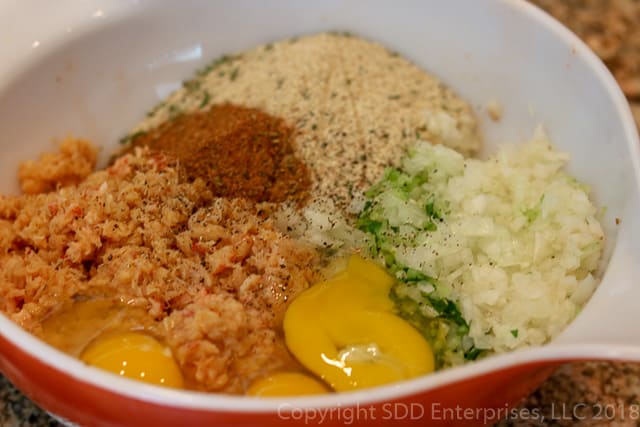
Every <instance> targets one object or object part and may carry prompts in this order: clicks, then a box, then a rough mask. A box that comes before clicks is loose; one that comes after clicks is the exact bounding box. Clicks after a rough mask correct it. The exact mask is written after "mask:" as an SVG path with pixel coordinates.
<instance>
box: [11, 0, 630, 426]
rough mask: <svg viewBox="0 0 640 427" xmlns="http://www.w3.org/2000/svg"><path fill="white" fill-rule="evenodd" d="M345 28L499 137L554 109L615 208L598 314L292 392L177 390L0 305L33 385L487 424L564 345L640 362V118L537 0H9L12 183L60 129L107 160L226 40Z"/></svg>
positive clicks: (94, 404)
mask: <svg viewBox="0 0 640 427" xmlns="http://www.w3.org/2000/svg"><path fill="white" fill-rule="evenodd" d="M335 29H338V30H349V31H351V32H353V33H355V34H358V35H362V36H365V37H369V38H371V39H374V40H378V41H381V42H382V43H384V44H386V45H387V46H389V47H390V48H392V49H395V50H397V51H398V52H400V53H402V54H404V55H406V56H407V57H409V58H410V59H412V60H414V61H415V62H416V63H418V64H419V65H421V66H423V67H424V68H425V69H427V70H428V71H430V72H431V73H434V74H435V75H437V76H439V77H440V78H441V79H442V80H443V81H444V82H445V83H446V84H448V85H449V86H450V87H452V88H454V89H455V90H456V91H457V92H458V94H459V95H461V96H462V97H464V98H466V99H468V100H470V101H471V102H472V104H473V105H474V106H475V107H476V109H477V113H478V116H479V117H480V118H481V119H482V130H483V132H484V134H485V135H486V140H487V143H488V144H487V146H488V150H491V149H492V148H494V147H495V143H496V142H500V141H505V142H506V141H508V142H513V141H518V140H524V139H526V138H527V137H528V136H530V135H531V134H532V131H533V129H534V128H535V127H536V126H538V125H539V124H542V125H544V127H545V128H546V129H547V130H548V133H549V135H550V137H551V139H552V141H553V142H554V143H555V144H556V145H557V146H558V147H559V148H560V149H562V150H566V151H568V152H570V153H571V155H572V160H571V164H570V170H571V172H572V173H573V174H575V175H576V176H577V177H578V178H579V179H581V180H583V181H584V182H586V183H588V184H590V185H591V187H592V188H593V191H594V194H595V197H596V200H597V203H598V204H599V205H601V206H606V207H607V211H606V212H607V213H606V215H605V218H604V225H605V228H606V232H607V238H608V247H607V257H610V258H608V259H609V261H608V265H607V267H606V269H605V273H604V276H603V278H602V283H601V285H600V287H599V288H598V290H597V291H596V293H595V295H594V296H593V298H592V299H591V301H589V303H588V304H587V306H586V307H585V309H584V310H583V312H582V313H581V314H580V315H579V316H578V317H577V318H576V320H575V321H574V322H573V323H572V324H571V325H570V326H569V327H568V328H567V329H566V330H565V331H564V333H563V334H562V335H561V336H560V337H558V338H557V339H556V340H554V341H553V342H552V343H551V344H549V345H547V346H544V347H540V348H532V349H526V350H521V351H517V352H514V353H510V354H505V355H501V356H496V357H491V358H487V359H485V360H481V361H478V362H476V363H472V364H469V365H466V366H464V367H460V368H456V369H450V370H445V371H441V372H438V373H435V374H433V375H429V376H427V377H424V378H419V379H416V380H413V381H408V382H405V383H401V384H394V385H391V386H387V387H381V388H376V389H372V390H365V391H360V392H356V393H347V394H339V395H328V396H322V397H314V398H295V399H289V400H287V401H283V400H277V399H264V400H259V399H251V398H243V397H231V396H220V395H214V394H202V393H195V392H188V391H177V390H167V389H162V388H156V387H152V386H148V385H145V384H141V383H137V382H133V381H129V380H126V379H123V378H119V377H116V376H112V375H110V374H107V373H104V372H100V371H98V370H96V369H93V368H90V367H87V366H85V365H83V364H82V363H81V362H79V361H78V360H75V359H73V358H70V357H68V356H66V355H64V354H62V353H60V352H58V351H56V350H55V349H52V348H50V347H48V346H46V345H45V344H43V343H42V342H40V341H38V340H37V339H35V338H33V337H32V336H30V335H29V334H27V333H25V332H24V331H22V330H21V329H20V328H18V327H17V326H16V325H14V324H13V323H11V322H10V321H9V320H7V319H6V318H5V317H3V316H0V368H1V369H2V371H3V372H4V373H5V374H6V375H7V376H8V377H9V378H10V379H11V380H12V381H14V382H15V383H16V384H17V385H18V386H19V387H20V388H21V389H23V391H24V392H25V393H27V395H29V396H30V397H32V398H33V399H34V400H35V401H36V402H38V403H39V404H41V405H42V406H44V407H45V408H46V409H48V410H50V411H53V412H55V413H57V414H59V415H60V416H63V417H66V418H68V419H71V420H73V421H76V422H79V423H82V424H87V425H141V424H145V425H147V424H148V425H152V423H153V425H175V424H176V423H180V424H183V423H188V424H194V425H204V424H207V423H217V425H231V424H233V425H281V424H291V423H297V422H300V421H304V419H299V418H300V417H301V416H305V417H311V416H313V417H316V418H315V419H314V420H315V422H314V423H315V424H317V423H318V421H319V420H320V418H319V417H320V416H321V415H322V413H323V412H322V411H325V413H329V412H326V411H333V412H330V413H333V414H334V415H333V416H332V417H331V419H328V418H327V417H325V419H323V421H322V424H323V425H341V424H342V423H343V422H346V421H347V417H349V413H350V414H351V415H352V416H351V418H350V419H351V421H352V423H353V424H354V425H365V424H367V425H370V424H375V425H388V424H389V423H390V422H391V421H396V422H397V423H398V424H400V425H407V424H409V423H410V422H416V423H423V422H424V421H425V420H431V422H432V425H440V424H442V425H447V424H448V423H451V422H452V420H450V419H442V417H440V418H438V414H440V416H441V415H442V412H437V409H438V408H440V409H442V408H456V407H461V408H476V409H480V410H482V411H481V412H479V414H481V415H484V416H485V418H482V417H481V416H477V414H478V412H476V416H473V417H471V418H462V419H456V420H454V421H453V424H454V425H467V424H468V425H474V424H478V423H482V422H489V421H490V420H491V419H495V418H497V417H500V416H504V415H505V413H504V412H496V411H497V410H498V409H500V408H503V410H504V408H507V407H509V405H511V404H513V403H514V402H515V401H516V400H517V399H518V398H519V397H521V396H522V395H523V394H524V393H526V392H527V391H530V390H531V389H532V388H533V387H535V386H536V385H537V384H538V383H539V382H540V381H541V380H542V379H543V378H544V377H545V376H546V375H547V374H548V373H549V372H550V369H551V368H552V367H553V366H555V365H556V364H557V363H560V362H562V361H566V360H574V359H625V360H638V361H640V329H638V328H636V327H635V325H636V324H637V323H638V321H639V320H640V314H638V310H637V307H638V301H640V285H639V284H638V283H637V282H636V279H637V278H638V277H640V274H639V273H640V267H639V265H638V264H639V263H638V260H640V225H638V223H637V222H634V220H635V219H636V218H638V216H639V215H640V203H639V197H638V188H639V185H638V182H639V180H638V170H639V167H638V164H639V159H640V157H639V153H638V136H637V133H636V129H635V125H634V123H633V119H632V117H631V113H630V111H629V109H628V106H627V103H626V101H625V99H624V96H623V95H622V93H621V91H620V89H619V88H618V86H617V85H616V83H615V82H614V80H613V78H612V77H611V75H610V74H609V72H608V71H607V70H606V69H605V67H604V65H603V64H602V63H601V62H600V61H599V60H598V59H597V58H596V57H595V55H594V54H593V53H592V52H591V51H590V50H589V49H588V48H587V47H586V46H585V45H584V44H583V43H582V42H580V41H579V40H578V39H577V38H576V37H575V36H574V35H573V34H571V33H570V32H569V31H568V30H566V29H565V28H563V27H562V26H561V25H560V24H558V23H557V22H555V21H554V20H552V19H551V18H549V17H548V16H546V15H545V14H544V13H542V12H541V11H539V10H538V9H536V8H534V7H533V6H531V5H529V4H527V3H525V2H523V1H517V0H449V1H446V2H444V1H438V0H430V1H428V0H398V1H393V2H392V1H383V0H371V1H365V0H344V1H338V0H324V1H322V2H303V1H294V0H272V1H269V2H257V1H253V0H237V1H233V2H232V1H212V2H210V1H204V0H202V1H181V2H178V1H174V2H170V1H148V0H139V1H136V0H130V1H124V0H120V1H117V0H111V1H108V0H86V1H83V2H77V1H72V0H64V1H60V0H59V1H57V2H40V1H36V0H33V1H20V2H18V1H7V0H5V1H2V2H0V32H2V40H3V41H4V42H3V43H2V44H0V58H2V62H1V63H0V129H2V136H1V137H0V153H2V156H1V157H0V191H2V192H3V193H9V192H15V191H16V189H17V185H16V181H15V173H16V166H17V163H18V162H19V161H20V160H24V159H30V158H34V157H35V156H36V155H37V154H38V153H40V152H42V151H45V150H48V149H50V148H51V140H52V139H53V138H54V137H61V136H65V135H67V134H69V133H73V134H74V135H78V136H83V137H86V138H89V139H92V140H93V141H95V142H97V143H98V144H100V145H102V146H103V147H104V149H103V151H102V155H103V156H102V157H103V159H106V157H107V156H108V154H109V153H110V152H111V151H112V150H113V149H114V148H115V144H116V141H117V139H118V138H119V137H120V136H122V135H123V133H124V132H126V130H127V129H129V128H130V127H131V126H132V125H133V124H134V123H136V122H137V121H138V120H140V119H141V118H142V117H143V113H144V111H146V110H147V109H148V108H149V107H150V106H152V105H153V104H154V103H156V102H157V101H159V99H160V98H161V97H162V96H164V95H166V94H167V91H169V90H171V89H173V88H176V87H178V86H179V85H180V82H181V81H182V80H183V79H184V78H186V77H188V76H189V75H190V74H191V73H192V72H193V71H194V70H195V69H196V68H198V67H199V66H201V65H203V64H204V63H206V62H208V61H209V60H211V59H212V58H215V57H217V56H218V55H220V54H223V53H228V52H235V51H240V50H243V49H246V48H249V47H251V46H254V45H256V44H259V43H262V42H267V41H270V40H275V39H279V38H283V37H287V36H292V35H296V34H303V33H311V32H318V31H324V30H335ZM493 99H495V100H498V101H499V102H500V103H501V104H502V105H503V106H504V111H505V114H504V117H503V119H502V120H501V121H500V122H499V123H493V122H491V121H490V120H487V119H486V117H487V115H486V114H485V111H483V106H484V105H486V103H487V102H488V101H490V100H493ZM616 218H618V219H619V220H620V224H619V225H616ZM487 391H489V392H487ZM434 404H435V405H439V406H436V407H434ZM385 405H392V406H385ZM362 409H365V412H362V411H361V412H353V411H354V410H362ZM349 410H350V411H351V412H347V411H349ZM488 410H492V411H494V412H487V411H488ZM366 411H369V412H368V413H366ZM403 411H405V412H403ZM409 411H413V412H411V413H410V412H409ZM354 414H355V415H354ZM491 414H493V416H491ZM341 417H342V418H341Z"/></svg>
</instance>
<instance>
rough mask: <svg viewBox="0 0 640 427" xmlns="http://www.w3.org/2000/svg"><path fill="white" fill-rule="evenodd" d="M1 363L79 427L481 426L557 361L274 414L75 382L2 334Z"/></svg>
mask: <svg viewBox="0 0 640 427" xmlns="http://www.w3.org/2000/svg"><path fill="white" fill-rule="evenodd" d="M0 349H2V350H1V352H0V353H1V354H0V369H1V370H2V371H3V372H4V374H5V375H6V376H7V377H8V378H9V379H10V380H11V381H12V382H13V383H14V384H15V385H16V386H17V387H18V388H19V389H20V390H22V391H23V392H24V393H25V394H26V395H27V396H28V397H29V398H31V399H32V400H33V401H34V402H36V403H37V404H38V405H40V406H42V407H43V408H44V409H46V410H48V411H49V412H52V413H54V414H57V415H58V416H60V417H63V418H65V419H68V420H70V421H73V422H75V423H78V424H80V425H83V426H104V427H107V426H141V425H153V426H176V425H188V426H205V425H206V426H212V425H215V426H247V427H248V426H261V427H271V426H274V427H275V426H291V425H303V424H309V425H322V426H332V427H333V426H336V427H337V426H342V425H345V424H349V425H354V426H365V425H366V426H389V425H402V426H409V425H425V423H426V422H428V425H429V426H461V427H462V426H481V425H486V424H490V423H492V422H495V421H497V420H499V419H502V418H505V417H507V416H512V417H513V416H514V413H513V412H510V411H512V410H513V408H514V406H513V405H516V404H517V403H518V402H519V401H520V400H521V399H522V398H523V397H525V396H527V395H528V394H529V393H531V392H532V391H533V390H534V389H535V388H537V387H538V386H539V385H540V384H541V383H542V382H543V381H544V380H545V379H546V378H548V377H549V375H550V374H551V373H552V371H553V370H554V369H555V367H556V366H557V365H558V364H560V363H561V362H554V361H545V362H535V363H528V364H523V365H519V366H515V367H510V368H505V369H503V370H500V371H495V372H491V373H489V374H485V375H481V376H476V377H473V378H469V379H465V380H463V381H459V382H456V383H453V384H448V385H445V386H441V387H438V388H435V389H430V390H427V391H424V392H421V393H416V394H413V395H408V396H404V397H402V398H400V399H397V400H395V401H387V402H378V403H374V404H369V403H366V404H362V405H358V406H355V407H354V406H351V407H348V406H340V407H334V408H324V409H306V410H305V409H304V408H295V407H291V406H290V405H287V404H286V403H284V401H283V405H282V407H281V410H279V411H277V412H240V411H222V410H202V409H188V408H181V407H175V406H163V405H159V404H157V403H151V402H145V401H143V400H137V399H132V398H130V397H127V396H123V395H120V394H118V393H114V392H112V391H109V390H106V389H103V388H100V387H96V386H94V385H91V384H88V383H85V382H83V381H79V380H77V379H75V378H73V377H71V376H70V375H68V374H66V373H65V372H62V371H60V370H58V369H56V368H53V367H51V366H49V365H47V364H45V363H43V362H42V361H40V360H38V359H37V358H35V357H33V356H31V355H29V354H27V353H25V352H24V351H23V350H21V349H20V348H18V347H16V346H15V345H14V344H12V343H11V342H9V341H7V340H6V338H4V337H2V336H1V335H0Z"/></svg>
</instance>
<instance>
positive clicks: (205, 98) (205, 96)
mask: <svg viewBox="0 0 640 427" xmlns="http://www.w3.org/2000/svg"><path fill="white" fill-rule="evenodd" d="M210 98H211V96H210V95H209V92H208V91H206V90H205V91H203V92H202V101H201V102H200V108H204V107H205V106H206V105H207V104H209V100H210Z"/></svg>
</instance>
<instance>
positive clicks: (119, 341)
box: [80, 332, 184, 388]
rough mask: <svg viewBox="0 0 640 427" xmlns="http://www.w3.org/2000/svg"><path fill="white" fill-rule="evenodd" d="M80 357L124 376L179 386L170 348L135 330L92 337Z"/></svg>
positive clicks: (181, 382) (175, 365)
mask: <svg viewBox="0 0 640 427" xmlns="http://www.w3.org/2000/svg"><path fill="white" fill-rule="evenodd" d="M80 358H81V359H82V360H83V361H84V362H85V363H87V364H89V365H92V366H95V367H98V368H102V369H105V370H107V371H110V372H113V373H116V374H118V375H122V376H124V377H128V378H133V379H136V380H140V381H145V382H148V383H151V384H156V385H163V386H167V387H176V388H182V387H183V385H184V384H183V379H182V374H181V373H180V369H179V368H178V365H177V364H176V362H175V360H174V359H173V356H172V354H171V350H169V348H168V347H165V346H164V345H162V344H161V343H160V342H158V340H156V339H155V338H153V337H151V336H149V335H146V334H143V333H139V332H124V333H117V334H107V335H105V336H103V337H99V338H98V339H96V340H95V341H93V342H92V343H91V344H89V346H88V347H87V348H86V349H85V350H84V352H83V353H82V355H81V356H80Z"/></svg>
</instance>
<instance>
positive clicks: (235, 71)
mask: <svg viewBox="0 0 640 427" xmlns="http://www.w3.org/2000/svg"><path fill="white" fill-rule="evenodd" d="M238 71H239V70H238V67H236V68H234V69H233V70H231V74H229V79H230V80H231V81H234V80H235V79H237V78H238Z"/></svg>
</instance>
